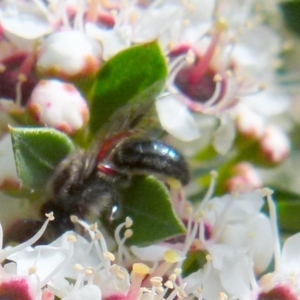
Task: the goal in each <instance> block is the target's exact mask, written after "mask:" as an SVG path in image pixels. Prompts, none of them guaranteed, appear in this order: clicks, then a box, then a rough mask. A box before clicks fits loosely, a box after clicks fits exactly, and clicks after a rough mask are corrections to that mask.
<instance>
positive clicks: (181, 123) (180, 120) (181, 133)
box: [156, 95, 200, 142]
mask: <svg viewBox="0 0 300 300" xmlns="http://www.w3.org/2000/svg"><path fill="white" fill-rule="evenodd" d="M156 110H157V113H158V117H159V120H160V122H161V125H162V127H163V128H164V129H165V130H166V131H167V132H168V133H169V134H171V135H173V136H174V137H176V138H178V139H179V140H181V141H184V142H189V141H192V140H195V139H197V138H199V137H200V131H199V129H198V127H197V124H196V122H195V119H194V118H193V116H192V114H191V113H190V111H189V110H188V109H187V107H186V105H185V104H184V103H182V102H181V101H180V100H179V99H178V98H176V96H173V95H170V96H167V97H165V98H162V99H159V100H157V101H156Z"/></svg>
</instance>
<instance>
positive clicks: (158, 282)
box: [150, 276, 163, 287]
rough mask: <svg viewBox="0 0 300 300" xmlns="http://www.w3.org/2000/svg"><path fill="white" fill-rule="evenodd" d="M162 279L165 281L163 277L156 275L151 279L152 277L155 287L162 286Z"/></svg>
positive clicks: (151, 280)
mask: <svg viewBox="0 0 300 300" xmlns="http://www.w3.org/2000/svg"><path fill="white" fill-rule="evenodd" d="M162 281H163V279H162V277H159V276H154V277H151V279H150V282H151V284H152V285H153V286H155V287H160V286H162Z"/></svg>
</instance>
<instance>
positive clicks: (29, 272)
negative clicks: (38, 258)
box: [28, 266, 37, 275]
mask: <svg viewBox="0 0 300 300" xmlns="http://www.w3.org/2000/svg"><path fill="white" fill-rule="evenodd" d="M36 271H37V267H36V266H31V267H29V268H28V275H32V274H35V273H36Z"/></svg>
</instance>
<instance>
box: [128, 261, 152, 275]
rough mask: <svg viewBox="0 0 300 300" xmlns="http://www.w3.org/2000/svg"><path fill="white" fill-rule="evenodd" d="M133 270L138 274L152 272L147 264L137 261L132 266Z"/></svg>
mask: <svg viewBox="0 0 300 300" xmlns="http://www.w3.org/2000/svg"><path fill="white" fill-rule="evenodd" d="M132 272H134V273H136V274H141V275H147V274H149V272H150V268H149V267H148V266H147V265H145V264H142V263H135V264H133V266H132Z"/></svg>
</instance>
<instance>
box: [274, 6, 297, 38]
mask: <svg viewBox="0 0 300 300" xmlns="http://www.w3.org/2000/svg"><path fill="white" fill-rule="evenodd" d="M279 5H280V8H281V11H282V13H283V17H284V19H285V22H286V24H287V26H288V27H289V28H290V29H291V30H293V31H294V32H295V33H297V34H298V35H300V22H299V20H300V1H285V2H281V3H280V4H279Z"/></svg>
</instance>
